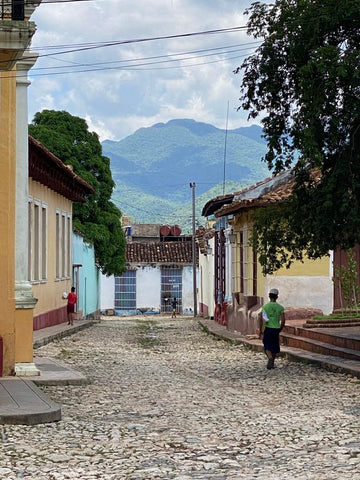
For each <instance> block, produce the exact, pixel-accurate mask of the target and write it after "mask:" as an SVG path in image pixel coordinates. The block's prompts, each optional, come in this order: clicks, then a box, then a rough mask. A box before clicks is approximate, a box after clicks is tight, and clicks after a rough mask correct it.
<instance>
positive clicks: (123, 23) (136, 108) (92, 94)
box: [29, 0, 251, 139]
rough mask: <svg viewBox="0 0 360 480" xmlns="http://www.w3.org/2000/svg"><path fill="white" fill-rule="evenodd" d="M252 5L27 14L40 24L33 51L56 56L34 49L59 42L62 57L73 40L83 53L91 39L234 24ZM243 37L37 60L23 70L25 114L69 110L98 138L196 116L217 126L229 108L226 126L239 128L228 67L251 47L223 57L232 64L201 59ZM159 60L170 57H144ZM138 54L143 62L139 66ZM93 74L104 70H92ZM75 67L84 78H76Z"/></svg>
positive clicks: (108, 2)
mask: <svg viewBox="0 0 360 480" xmlns="http://www.w3.org/2000/svg"><path fill="white" fill-rule="evenodd" d="M250 3H251V0H239V1H237V2H234V1H233V0H218V1H215V0H196V2H194V1H193V0H157V1H156V2H149V0H138V1H137V2H134V1H128V0H95V1H93V2H70V3H64V4H57V3H49V4H43V5H40V6H39V7H38V8H37V9H36V11H35V13H34V15H33V17H32V20H34V21H35V22H36V24H37V32H36V34H35V36H34V39H33V44H34V48H33V49H34V50H35V51H38V52H39V53H40V55H44V54H49V53H50V54H52V53H54V50H53V49H43V48H41V47H44V46H51V45H59V46H61V48H60V49H59V51H65V50H66V51H68V50H76V48H75V47H74V48H70V47H69V45H73V46H74V45H75V44H77V45H78V48H81V45H84V44H89V43H90V42H93V43H97V42H110V41H124V40H131V39H144V38H153V37H159V36H166V35H179V34H183V33H190V32H202V31H206V30H215V29H222V28H228V27H235V26H241V25H245V23H246V20H245V18H244V16H243V11H244V9H245V8H246V7H248V6H250ZM249 41H251V39H248V38H247V37H246V34H245V32H244V31H241V32H238V33H231V34H230V33H226V34H218V35H199V36H191V37H185V38H173V39H169V40H157V41H149V42H138V43H131V44H122V45H117V46H109V47H104V48H98V49H89V50H85V51H73V52H71V53H66V54H62V55H57V56H42V57H40V58H39V60H38V62H37V64H36V65H35V67H34V68H33V70H32V71H31V72H30V73H31V80H32V85H31V87H30V88H29V118H30V119H31V118H32V117H33V115H34V113H35V112H37V111H39V110H42V109H43V108H51V109H55V110H67V111H69V112H70V113H71V114H73V115H77V116H80V117H82V118H86V119H87V120H88V123H89V125H90V124H91V125H92V126H93V129H94V131H97V133H99V135H100V137H101V139H104V138H105V137H106V138H112V139H120V138H122V137H124V136H126V135H129V134H131V133H133V132H134V131H135V130H137V129H138V128H141V127H143V126H150V125H152V124H153V123H157V122H166V121H168V120H170V119H172V118H193V119H195V120H198V121H204V122H209V123H213V124H214V125H216V126H218V127H220V128H224V126H225V122H226V110H227V102H229V105H230V108H229V128H236V127H239V126H242V125H244V124H246V113H237V112H236V108H237V107H238V98H239V86H240V80H241V78H240V76H236V75H234V74H233V70H234V69H235V68H236V67H237V66H238V65H239V64H240V63H241V62H242V58H243V55H244V54H248V53H249V50H247V51H246V52H245V51H239V52H233V53H229V54H228V55H227V56H226V57H238V58H233V59H229V58H228V59H226V60H225V59H224V58H225V57H224V56H221V55H220V54H219V51H217V56H207V57H206V56H202V57H201V56H200V55H205V54H210V53H215V51H212V52H211V51H210V50H209V49H214V48H219V47H225V46H229V45H243V44H244V43H247V42H249ZM238 48H239V49H240V48H241V47H238ZM242 48H243V47H242ZM200 50H206V51H204V52H202V53H201V52H200ZM233 50H235V48H234V49H233ZM195 51H197V53H192V54H189V55H191V56H193V57H194V58H192V59H191V60H184V59H182V61H181V62H174V61H172V62H170V61H169V60H170V59H172V60H174V59H179V58H180V57H179V56H176V54H179V53H181V52H195ZM165 55H172V57H168V58H167V59H165V58H162V59H161V58H152V59H150V58H149V57H160V56H165ZM144 58H148V60H140V59H144ZM131 60H135V61H136V62H133V61H131ZM164 60H166V62H164V63H158V64H155V63H154V62H159V61H164ZM220 60H221V61H220ZM105 62H108V63H105ZM109 62H112V63H109ZM115 62H123V63H115ZM210 62H211V63H210ZM215 62H217V63H215ZM141 63H142V64H143V65H140V64H141ZM144 63H148V65H144ZM149 63H153V64H152V65H150V64H149ZM135 64H137V67H136V68H135ZM80 65H81V66H80ZM125 65H127V66H128V67H127V68H126V69H124V66H125ZM130 65H131V66H132V68H129V66H130ZM120 67H123V68H122V69H120ZM39 68H48V70H39ZM94 69H101V70H100V71H99V70H97V71H91V70H94ZM77 70H84V72H83V73H76V71H77ZM86 70H88V71H86ZM64 72H67V73H64ZM44 74H47V76H44ZM36 75H40V76H36Z"/></svg>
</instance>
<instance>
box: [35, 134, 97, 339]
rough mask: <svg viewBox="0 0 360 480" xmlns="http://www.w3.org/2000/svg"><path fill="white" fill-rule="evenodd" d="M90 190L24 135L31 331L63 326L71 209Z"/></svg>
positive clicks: (68, 282)
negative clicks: (26, 146) (32, 304)
mask: <svg viewBox="0 0 360 480" xmlns="http://www.w3.org/2000/svg"><path fill="white" fill-rule="evenodd" d="M91 193H94V190H93V188H92V187H91V186H90V185H89V184H88V183H86V182H85V181H84V180H83V179H82V178H80V177H79V176H78V175H76V174H75V173H74V172H73V170H72V168H71V167H69V166H66V165H65V164H64V163H63V162H62V161H61V160H60V159H59V158H57V157H56V156H55V155H53V154H52V153H51V152H50V151H49V150H48V149H47V148H45V147H44V146H43V145H42V144H41V143H40V142H39V141H37V140H35V139H34V138H32V137H31V136H29V203H28V212H29V257H28V278H29V280H30V282H31V285H32V289H33V293H34V296H35V297H36V299H37V303H36V306H35V309H34V330H38V329H41V328H44V327H49V326H51V325H57V324H59V323H64V322H67V311H66V304H67V302H66V299H64V298H63V293H64V292H66V293H68V292H69V291H70V288H71V287H72V286H73V284H72V281H73V264H72V232H73V229H72V205H73V202H84V201H85V196H86V195H87V194H91Z"/></svg>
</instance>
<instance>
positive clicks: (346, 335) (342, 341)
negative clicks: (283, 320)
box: [282, 325, 360, 351]
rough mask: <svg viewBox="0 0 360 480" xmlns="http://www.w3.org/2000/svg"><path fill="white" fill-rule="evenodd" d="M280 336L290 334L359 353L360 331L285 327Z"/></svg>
mask: <svg viewBox="0 0 360 480" xmlns="http://www.w3.org/2000/svg"><path fill="white" fill-rule="evenodd" d="M357 330H358V331H357ZM282 334H290V335H294V336H296V337H300V338H308V339H311V340H316V341H318V342H323V343H328V344H330V345H334V346H336V347H340V348H345V349H349V350H359V351H360V329H355V330H354V329H352V328H342V329H332V328H327V329H325V328H322V329H320V328H319V329H314V328H303V327H298V326H291V325H289V326H288V325H286V326H285V328H284V330H283V332H282Z"/></svg>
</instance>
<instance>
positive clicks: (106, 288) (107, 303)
mask: <svg viewBox="0 0 360 480" xmlns="http://www.w3.org/2000/svg"><path fill="white" fill-rule="evenodd" d="M114 306H115V277H114V276H113V275H111V276H110V277H107V276H106V275H101V302H100V309H101V310H106V309H108V308H114Z"/></svg>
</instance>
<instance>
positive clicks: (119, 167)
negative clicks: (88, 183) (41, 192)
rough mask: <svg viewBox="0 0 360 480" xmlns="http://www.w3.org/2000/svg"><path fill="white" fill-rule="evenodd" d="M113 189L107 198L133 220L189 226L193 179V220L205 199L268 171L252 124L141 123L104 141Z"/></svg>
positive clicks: (251, 182)
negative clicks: (234, 126)
mask: <svg viewBox="0 0 360 480" xmlns="http://www.w3.org/2000/svg"><path fill="white" fill-rule="evenodd" d="M102 146H103V153H104V155H106V156H108V157H109V158H110V160H111V170H112V175H113V178H114V181H115V183H116V189H115V191H114V193H113V200H114V203H116V205H117V206H119V208H120V209H121V210H122V212H123V213H124V215H127V216H130V217H131V218H132V220H133V221H137V222H151V223H170V224H175V223H177V224H179V225H181V226H183V227H185V226H186V225H189V218H191V199H192V191H191V189H190V188H189V183H190V182H195V183H196V207H197V216H199V217H198V218H199V221H203V219H201V218H200V215H201V210H202V207H203V205H204V204H205V203H206V201H208V200H209V199H210V198H212V197H214V196H216V195H219V194H221V193H223V184H224V180H225V193H227V192H231V191H234V190H239V189H241V188H243V187H244V186H246V185H251V184H253V183H255V182H257V181H259V180H261V179H263V178H265V177H267V176H268V174H269V173H268V170H267V167H266V165H265V163H263V162H262V161H261V158H262V157H263V156H264V154H265V151H266V145H265V143H264V141H263V139H262V138H261V128H260V127H258V126H251V127H244V128H238V129H236V130H230V131H228V133H227V143H226V156H225V153H224V152H225V131H224V130H221V129H218V128H216V127H214V126H213V125H209V124H206V123H200V122H195V121H194V120H186V119H185V120H171V121H169V122H167V123H166V124H163V123H160V124H156V125H153V126H152V127H149V128H141V129H139V130H137V131H136V132H135V133H134V134H133V135H130V136H128V137H126V138H124V139H123V140H120V141H118V142H114V141H109V140H106V141H105V142H103V143H102Z"/></svg>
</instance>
